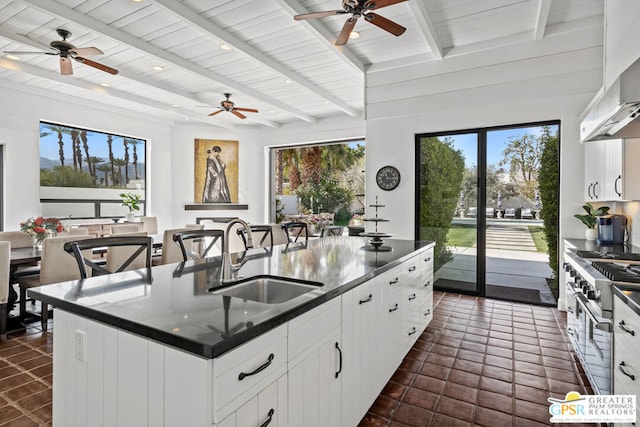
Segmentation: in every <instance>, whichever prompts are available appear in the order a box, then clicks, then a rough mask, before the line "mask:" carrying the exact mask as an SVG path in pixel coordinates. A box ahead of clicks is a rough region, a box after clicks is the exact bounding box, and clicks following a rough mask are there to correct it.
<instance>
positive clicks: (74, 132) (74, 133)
mask: <svg viewBox="0 0 640 427" xmlns="http://www.w3.org/2000/svg"><path fill="white" fill-rule="evenodd" d="M79 133H80V132H79V131H78V129H71V152H72V153H73V168H74V169H76V170H77V169H78V163H80V170H82V159H81V158H79V157H78V154H79V152H80V150H79V149H78V148H76V147H79V146H80V139H79V138H78V135H79Z"/></svg>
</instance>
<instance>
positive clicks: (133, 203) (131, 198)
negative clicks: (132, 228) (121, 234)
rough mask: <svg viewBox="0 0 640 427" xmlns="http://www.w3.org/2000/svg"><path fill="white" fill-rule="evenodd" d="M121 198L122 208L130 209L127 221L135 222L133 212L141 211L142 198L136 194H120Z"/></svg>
mask: <svg viewBox="0 0 640 427" xmlns="http://www.w3.org/2000/svg"><path fill="white" fill-rule="evenodd" d="M120 197H122V203H121V205H122V206H126V207H127V208H129V213H128V214H127V221H133V216H134V214H133V211H139V210H140V199H141V198H142V197H141V196H140V195H138V194H134V193H120Z"/></svg>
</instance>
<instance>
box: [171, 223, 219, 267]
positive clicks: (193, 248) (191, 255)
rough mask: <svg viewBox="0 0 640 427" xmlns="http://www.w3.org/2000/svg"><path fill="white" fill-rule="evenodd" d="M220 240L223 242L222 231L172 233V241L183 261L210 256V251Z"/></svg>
mask: <svg viewBox="0 0 640 427" xmlns="http://www.w3.org/2000/svg"><path fill="white" fill-rule="evenodd" d="M221 238H222V239H223V240H224V231H222V230H188V231H178V232H176V233H173V241H174V242H176V243H178V245H179V246H180V250H181V252H182V260H183V261H188V260H189V259H202V258H206V257H207V256H212V254H211V253H210V251H211V250H212V249H213V248H214V247H215V244H216V242H218V240H219V239H221ZM207 242H208V243H207Z"/></svg>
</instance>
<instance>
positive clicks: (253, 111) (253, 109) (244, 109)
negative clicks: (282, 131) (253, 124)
mask: <svg viewBox="0 0 640 427" xmlns="http://www.w3.org/2000/svg"><path fill="white" fill-rule="evenodd" d="M236 110H237V111H244V112H247V113H257V112H258V110H256V109H255V108H240V107H236Z"/></svg>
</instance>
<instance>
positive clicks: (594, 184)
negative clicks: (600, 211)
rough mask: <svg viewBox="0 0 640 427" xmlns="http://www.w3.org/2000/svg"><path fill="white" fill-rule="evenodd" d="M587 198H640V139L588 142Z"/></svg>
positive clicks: (604, 199) (586, 167)
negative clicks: (639, 181)
mask: <svg viewBox="0 0 640 427" xmlns="http://www.w3.org/2000/svg"><path fill="white" fill-rule="evenodd" d="M584 144H585V200H586V201H591V202H598V201H616V200H638V199H640V188H639V187H638V186H637V185H635V184H636V183H637V182H638V180H639V179H640V168H638V165H637V163H638V159H639V158H640V139H625V140H623V139H608V140H603V141H593V142H585V143H584Z"/></svg>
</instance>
